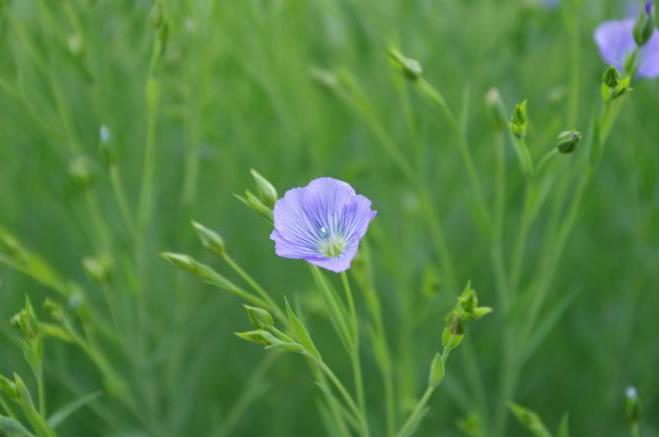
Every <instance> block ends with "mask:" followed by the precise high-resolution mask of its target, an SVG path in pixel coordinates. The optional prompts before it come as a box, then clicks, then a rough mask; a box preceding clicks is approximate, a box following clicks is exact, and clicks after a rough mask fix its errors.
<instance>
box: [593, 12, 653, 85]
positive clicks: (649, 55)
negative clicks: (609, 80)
mask: <svg viewBox="0 0 659 437" xmlns="http://www.w3.org/2000/svg"><path fill="white" fill-rule="evenodd" d="M646 7H647V6H646ZM633 30H634V19H633V18H628V19H625V20H620V21H606V22H604V23H602V24H600V25H599V26H598V27H597V29H595V35H594V36H595V43H596V44H597V47H598V48H599V51H600V54H601V55H602V58H604V61H606V62H607V63H608V64H611V65H613V66H615V67H616V68H617V69H618V70H624V66H625V61H626V60H627V57H628V56H629V55H630V54H631V53H632V52H633V51H634V49H635V48H636V43H635V42H634V35H633ZM637 62H638V64H637V65H638V68H637V73H638V75H639V76H641V77H646V78H655V77H657V76H659V32H657V31H656V30H655V31H654V34H653V35H652V38H650V40H649V41H648V42H647V44H645V45H644V46H643V47H641V49H640V51H639V54H638V61H637Z"/></svg>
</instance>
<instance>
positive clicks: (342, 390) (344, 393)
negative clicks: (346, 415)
mask: <svg viewBox="0 0 659 437" xmlns="http://www.w3.org/2000/svg"><path fill="white" fill-rule="evenodd" d="M306 356H307V357H309V358H311V359H312V360H313V361H314V362H315V363H316V364H317V365H318V368H319V369H320V370H321V371H322V372H323V373H324V374H325V376H327V377H328V378H329V380H330V381H331V382H332V384H334V387H336V389H337V390H338V392H339V394H340V395H341V397H342V398H343V400H344V401H345V402H346V405H347V406H348V409H349V410H350V412H351V413H352V414H353V415H354V416H355V418H356V419H357V421H358V422H359V424H360V425H361V435H362V436H363V437H366V436H368V435H369V432H368V425H367V424H366V419H365V418H364V416H362V413H361V411H360V410H359V407H357V404H356V403H355V400H354V399H353V398H352V396H350V393H349V392H348V390H347V389H346V387H345V386H344V385H343V383H342V382H341V380H340V379H339V378H338V377H337V376H336V374H335V373H334V372H333V371H332V369H330V368H329V366H328V365H327V364H325V362H324V361H323V360H319V359H317V358H316V357H314V356H312V355H308V354H306Z"/></svg>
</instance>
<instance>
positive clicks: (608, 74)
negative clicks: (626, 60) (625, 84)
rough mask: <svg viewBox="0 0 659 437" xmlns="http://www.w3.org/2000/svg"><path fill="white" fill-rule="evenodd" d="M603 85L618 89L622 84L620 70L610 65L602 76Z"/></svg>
mask: <svg viewBox="0 0 659 437" xmlns="http://www.w3.org/2000/svg"><path fill="white" fill-rule="evenodd" d="M602 83H603V84H604V85H606V86H607V87H609V88H615V87H617V86H618V84H619V83H620V73H618V69H617V68H616V67H614V66H613V65H609V67H608V68H607V69H606V70H604V74H602Z"/></svg>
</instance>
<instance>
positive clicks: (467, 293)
mask: <svg viewBox="0 0 659 437" xmlns="http://www.w3.org/2000/svg"><path fill="white" fill-rule="evenodd" d="M458 304H459V305H460V307H461V308H462V311H464V312H465V313H467V314H470V313H472V312H473V311H474V310H475V309H476V307H477V306H478V297H477V296H476V291H475V290H474V289H473V288H472V287H471V283H467V286H466V287H465V289H464V290H463V291H462V294H460V296H459V297H458Z"/></svg>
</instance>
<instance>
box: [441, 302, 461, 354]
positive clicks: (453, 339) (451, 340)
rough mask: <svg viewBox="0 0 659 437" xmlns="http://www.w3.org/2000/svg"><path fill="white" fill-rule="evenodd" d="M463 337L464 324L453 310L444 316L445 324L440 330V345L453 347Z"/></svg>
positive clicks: (457, 344)
mask: <svg viewBox="0 0 659 437" xmlns="http://www.w3.org/2000/svg"><path fill="white" fill-rule="evenodd" d="M463 338H464V324H463V322H462V319H461V318H460V315H459V314H457V313H456V312H455V311H453V312H451V313H450V314H449V315H448V316H447V317H446V324H445V326H444V331H443V332H442V346H444V347H446V348H450V349H455V348H456V347H458V346H459V345H460V343H462V339H463Z"/></svg>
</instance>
